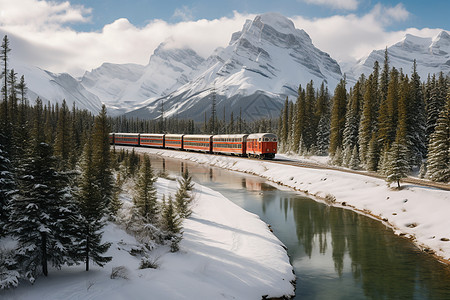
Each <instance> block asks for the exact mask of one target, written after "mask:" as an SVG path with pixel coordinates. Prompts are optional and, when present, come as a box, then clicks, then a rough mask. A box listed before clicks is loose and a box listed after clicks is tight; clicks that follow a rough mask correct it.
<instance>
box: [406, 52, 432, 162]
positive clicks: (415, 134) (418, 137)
mask: <svg viewBox="0 0 450 300" xmlns="http://www.w3.org/2000/svg"><path fill="white" fill-rule="evenodd" d="M409 95H410V97H411V98H410V99H409V101H408V110H407V115H408V119H407V133H408V138H407V141H406V142H407V146H408V149H409V153H410V164H411V165H416V166H420V164H421V163H422V159H423V158H424V157H425V156H426V151H427V148H426V145H425V142H426V134H425V130H426V116H425V102H424V98H423V93H422V86H421V82H420V77H419V74H418V73H417V65H416V61H415V60H414V64H413V72H412V75H411V81H410V94H409Z"/></svg>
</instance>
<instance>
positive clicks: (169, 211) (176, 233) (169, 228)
mask: <svg viewBox="0 0 450 300" xmlns="http://www.w3.org/2000/svg"><path fill="white" fill-rule="evenodd" d="M163 220H164V221H163V228H164V230H165V231H166V233H167V237H166V238H167V239H169V240H170V241H171V246H170V247H171V251H172V252H176V251H178V243H179V242H180V241H181V235H182V231H181V230H182V227H181V221H182V220H181V219H180V217H179V216H178V215H177V213H176V211H175V207H174V204H173V200H172V195H169V199H168V200H167V203H166V205H165V209H164V212H163Z"/></svg>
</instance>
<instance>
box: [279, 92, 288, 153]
mask: <svg viewBox="0 0 450 300" xmlns="http://www.w3.org/2000/svg"><path fill="white" fill-rule="evenodd" d="M282 116H283V118H282V127H281V142H282V145H283V150H284V151H286V150H287V144H288V134H289V99H288V98H287V97H286V100H285V101H284V107H283V110H282Z"/></svg>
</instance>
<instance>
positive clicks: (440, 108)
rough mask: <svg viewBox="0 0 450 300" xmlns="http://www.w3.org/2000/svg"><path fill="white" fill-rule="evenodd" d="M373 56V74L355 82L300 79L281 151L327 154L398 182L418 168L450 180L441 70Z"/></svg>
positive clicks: (447, 95) (282, 125)
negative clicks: (424, 73) (407, 67)
mask: <svg viewBox="0 0 450 300" xmlns="http://www.w3.org/2000/svg"><path fill="white" fill-rule="evenodd" d="M416 68H417V67H416V63H415V61H414V64H413V65H412V66H411V74H410V75H408V74H405V73H404V71H403V70H397V69H396V68H395V67H392V68H391V67H390V66H389V55H388V52H387V49H386V51H385V58H384V62H383V65H382V66H381V67H380V65H379V63H378V62H377V61H376V62H375V63H374V66H373V71H372V73H371V74H370V75H369V76H368V77H366V76H364V75H361V76H360V77H359V79H358V80H357V82H356V83H355V84H354V85H353V86H352V87H348V86H346V84H347V82H346V78H345V76H344V78H343V79H341V81H340V82H339V84H338V85H337V86H336V89H335V90H334V95H330V94H329V92H328V90H327V89H326V87H325V86H324V84H322V85H321V86H320V88H318V89H316V88H315V87H314V85H313V82H312V81H311V82H310V83H308V84H307V85H306V87H302V86H300V87H299V89H298V97H297V100H296V101H295V103H294V102H292V101H289V99H286V101H285V104H284V107H283V109H282V111H281V114H280V117H279V120H278V136H279V138H280V145H279V151H280V152H285V153H295V154H299V155H306V156H309V155H323V156H326V155H329V157H330V162H331V163H332V164H334V165H338V166H343V167H348V168H351V169H355V170H356V169H362V170H367V171H373V172H378V173H380V174H382V175H383V176H385V177H386V180H387V181H388V182H389V183H390V182H396V183H397V184H398V185H399V181H400V180H401V178H404V177H406V176H408V175H409V174H412V173H414V174H418V175H419V176H420V177H421V178H424V177H425V178H429V179H431V180H433V181H440V182H449V181H450V85H449V78H448V77H446V76H445V75H444V74H443V73H442V72H441V73H439V74H430V75H429V76H428V78H427V79H426V81H425V82H422V81H421V79H420V77H419V75H418V74H417V69H416Z"/></svg>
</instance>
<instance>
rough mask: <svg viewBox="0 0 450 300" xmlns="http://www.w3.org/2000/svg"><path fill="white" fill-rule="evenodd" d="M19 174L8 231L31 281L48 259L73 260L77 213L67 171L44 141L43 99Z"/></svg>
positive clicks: (43, 269)
mask: <svg viewBox="0 0 450 300" xmlns="http://www.w3.org/2000/svg"><path fill="white" fill-rule="evenodd" d="M20 170H21V172H20V176H19V177H18V179H19V181H18V187H19V193H18V195H17V196H16V197H14V199H13V200H12V201H11V202H10V206H9V211H10V212H11V213H10V216H9V232H10V233H11V234H12V235H13V236H15V238H16V239H17V241H18V248H17V260H18V263H19V265H20V266H21V268H22V270H23V271H24V272H25V277H26V278H28V279H29V280H30V281H31V282H34V280H35V278H36V276H37V275H38V274H39V273H40V272H42V273H43V274H44V275H45V276H47V274H48V266H47V263H48V262H49V261H50V262H52V264H53V266H55V267H57V268H59V267H61V266H62V265H63V264H65V263H66V264H73V263H76V262H77V261H76V259H75V258H74V257H73V256H72V255H71V254H72V253H73V248H74V246H75V245H74V244H73V243H74V234H75V232H76V231H77V229H76V228H75V225H74V224H77V222H76V220H77V218H78V216H79V215H78V214H77V211H76V207H75V205H74V202H73V201H72V196H71V192H70V188H69V178H68V175H67V174H64V173H60V172H57V171H56V159H55V157H54V156H53V149H52V147H51V146H50V145H49V144H47V143H45V137H44V128H43V115H42V103H41V102H40V101H39V100H38V101H37V103H36V107H35V120H34V129H33V144H32V150H31V152H30V156H29V157H28V158H27V159H26V160H24V161H23V163H22V166H21V168H20Z"/></svg>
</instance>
